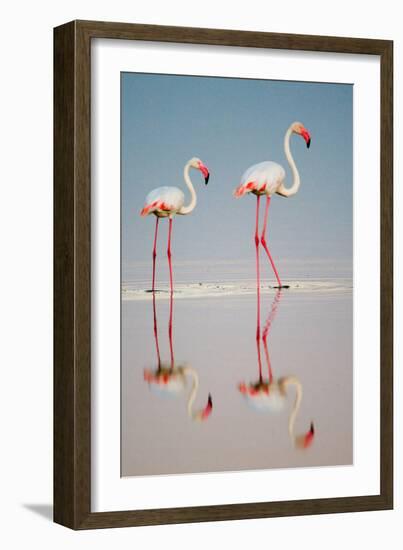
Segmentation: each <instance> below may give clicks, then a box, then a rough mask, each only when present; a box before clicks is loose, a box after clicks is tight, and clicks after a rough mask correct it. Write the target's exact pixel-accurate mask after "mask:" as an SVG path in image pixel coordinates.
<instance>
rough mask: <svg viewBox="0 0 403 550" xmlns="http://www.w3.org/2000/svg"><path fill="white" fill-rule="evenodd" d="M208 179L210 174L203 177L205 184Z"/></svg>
mask: <svg viewBox="0 0 403 550" xmlns="http://www.w3.org/2000/svg"><path fill="white" fill-rule="evenodd" d="M209 179H210V174H207V176H206V177H205V178H204V183H205V184H206V185H207V184H208V180H209Z"/></svg>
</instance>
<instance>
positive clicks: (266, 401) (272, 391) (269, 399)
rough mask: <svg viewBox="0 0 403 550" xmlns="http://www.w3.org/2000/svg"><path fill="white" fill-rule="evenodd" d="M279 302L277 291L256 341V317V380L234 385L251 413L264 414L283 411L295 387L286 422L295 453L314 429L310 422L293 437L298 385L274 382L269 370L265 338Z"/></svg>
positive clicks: (291, 378)
mask: <svg viewBox="0 0 403 550" xmlns="http://www.w3.org/2000/svg"><path fill="white" fill-rule="evenodd" d="M280 299H281V290H278V291H277V294H276V296H275V297H274V300H273V302H272V305H271V309H270V312H269V315H268V317H267V320H266V323H265V325H264V327H263V334H262V338H260V326H259V325H260V314H259V313H258V319H257V330H256V348H257V358H258V366H259V379H258V380H257V381H256V382H250V383H249V384H246V383H245V382H241V383H240V384H239V385H238V390H239V391H240V392H241V394H242V395H243V396H244V397H245V399H246V402H247V403H248V405H249V406H250V407H251V408H253V409H254V410H256V411H262V412H268V413H276V412H279V411H282V410H284V409H285V407H286V403H287V396H288V393H289V388H290V387H295V401H294V405H293V407H292V410H291V413H290V416H289V419H288V434H289V436H290V439H291V441H292V442H293V444H294V446H295V447H296V448H297V449H307V448H308V447H310V446H311V445H312V443H313V440H314V438H315V428H314V425H313V422H311V424H310V427H309V430H308V431H307V432H306V433H303V434H300V435H296V434H295V431H294V427H295V422H296V419H297V416H298V412H299V409H300V407H301V402H302V384H301V382H300V381H299V380H298V378H297V377H296V376H283V377H282V378H279V379H278V380H276V379H274V377H273V372H272V368H271V362H270V355H269V349H268V345H267V338H268V335H269V332H270V330H271V327H272V324H273V322H274V319H275V316H276V313H277V307H278V304H279V303H280ZM259 302H260V292H259V289H258V303H259ZM258 312H259V309H258ZM260 340H262V341H263V348H264V354H265V357H266V363H267V369H268V377H267V378H264V376H263V368H262V359H261V353H260Z"/></svg>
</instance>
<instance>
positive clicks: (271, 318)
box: [262, 290, 281, 383]
mask: <svg viewBox="0 0 403 550" xmlns="http://www.w3.org/2000/svg"><path fill="white" fill-rule="evenodd" d="M280 298H281V290H278V291H277V293H276V295H275V297H274V300H273V303H272V305H271V309H270V313H269V316H268V318H267V321H266V323H265V325H264V327H263V336H262V340H263V346H264V352H265V356H266V362H267V369H268V373H269V382H270V383H271V382H272V380H273V372H272V369H271V362H270V355H269V349H268V346H267V337H268V335H269V332H270V329H271V325H272V323H273V321H274V318H275V316H276V313H277V306H278V303H279V301H280Z"/></svg>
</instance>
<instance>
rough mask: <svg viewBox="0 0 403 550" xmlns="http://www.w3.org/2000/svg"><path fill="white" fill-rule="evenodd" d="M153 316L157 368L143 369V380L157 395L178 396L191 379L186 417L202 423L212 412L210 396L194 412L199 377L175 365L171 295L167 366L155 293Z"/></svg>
mask: <svg viewBox="0 0 403 550" xmlns="http://www.w3.org/2000/svg"><path fill="white" fill-rule="evenodd" d="M153 315H154V340H155V348H156V352H157V361H158V363H157V368H156V369H155V370H151V369H145V370H144V380H145V381H146V382H148V385H149V387H150V388H151V389H154V390H155V391H158V393H161V394H164V395H175V396H176V395H178V394H180V393H183V392H184V391H185V390H186V388H187V381H188V379H189V377H190V378H191V379H192V388H191V391H190V393H189V397H188V400H187V413H188V416H189V417H190V418H191V419H192V420H194V421H204V420H207V418H209V416H210V415H211V413H212V410H213V400H212V397H211V394H209V395H208V398H207V404H206V405H205V407H204V408H203V409H200V410H197V411H194V410H193V404H194V401H195V399H196V395H197V392H198V389H199V376H198V374H197V372H196V370H195V369H194V368H192V367H191V366H189V365H179V366H176V365H175V358H174V352H173V342H172V318H173V293H172V292H171V296H170V307H169V323H168V335H169V349H170V362H169V364H167V363H163V362H161V355H160V347H159V341H158V322H157V310H156V304H155V293H153Z"/></svg>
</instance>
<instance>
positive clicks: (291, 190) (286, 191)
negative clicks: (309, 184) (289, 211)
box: [277, 126, 301, 197]
mask: <svg viewBox="0 0 403 550" xmlns="http://www.w3.org/2000/svg"><path fill="white" fill-rule="evenodd" d="M291 134H292V127H291V126H290V127H289V128H288V130H287V131H286V133H285V136H284V153H285V156H286V159H287V161H288V164H289V165H290V168H291V172H292V177H293V183H292V186H291V187H288V188H287V187H285V185H284V184H283V183H282V184H281V185H280V186H279V188H278V191H277V193H278V194H279V195H283V197H291V196H292V195H295V193H297V191H298V189H299V186H300V184H301V180H300V178H299V173H298V170H297V166H296V164H295V162H294V159H293V157H292V155H291V150H290V138H291Z"/></svg>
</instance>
